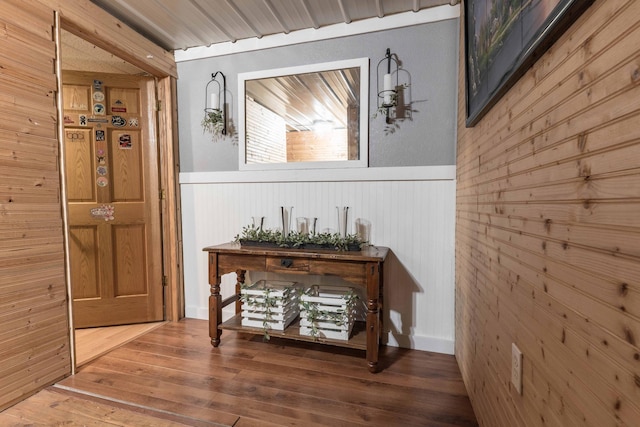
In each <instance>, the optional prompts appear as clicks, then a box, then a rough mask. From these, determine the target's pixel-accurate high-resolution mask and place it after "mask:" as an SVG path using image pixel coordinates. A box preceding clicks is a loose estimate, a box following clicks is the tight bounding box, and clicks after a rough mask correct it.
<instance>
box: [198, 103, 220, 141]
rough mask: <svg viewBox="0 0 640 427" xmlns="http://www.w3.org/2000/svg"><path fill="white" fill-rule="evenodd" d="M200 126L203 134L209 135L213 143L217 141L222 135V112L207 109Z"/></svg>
mask: <svg viewBox="0 0 640 427" xmlns="http://www.w3.org/2000/svg"><path fill="white" fill-rule="evenodd" d="M200 124H201V125H202V129H203V132H208V133H210V134H211V137H212V139H213V140H214V141H217V140H218V139H220V138H221V137H222V135H224V129H225V126H224V115H223V114H222V110H219V109H214V108H207V109H206V110H205V113H204V118H203V119H202V122H201V123H200Z"/></svg>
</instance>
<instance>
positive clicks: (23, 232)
mask: <svg viewBox="0 0 640 427" xmlns="http://www.w3.org/2000/svg"><path fill="white" fill-rule="evenodd" d="M54 11H58V12H60V15H61V19H62V20H63V23H64V25H65V27H66V28H67V29H68V30H70V31H73V32H74V33H75V34H77V35H80V36H83V37H85V38H87V39H88V40H89V41H91V42H92V43H95V44H97V45H99V46H101V47H103V48H106V49H110V50H111V51H112V52H115V53H118V54H119V55H121V56H122V57H123V58H125V59H127V60H129V61H130V62H132V63H135V64H136V65H138V66H140V67H141V68H143V69H145V70H147V71H149V72H152V73H154V74H155V75H157V76H163V77H164V76H176V66H175V61H174V59H173V54H171V53H170V52H166V51H164V50H163V49H161V48H160V47H158V46H156V45H154V44H153V43H151V42H150V41H148V40H146V39H144V38H143V37H142V36H140V35H139V34H137V33H135V32H134V31H133V30H132V29H130V28H128V27H126V26H125V25H123V24H122V23H120V22H118V21H117V20H116V19H115V18H113V17H111V16H110V15H108V14H107V13H106V12H105V11H103V10H102V9H99V8H98V7H97V6H95V5H94V4H92V3H91V2H90V1H88V0H2V1H0V117H1V118H2V120H0V410H2V409H4V408H6V407H8V406H10V405H11V404H12V403H14V402H17V401H19V400H21V399H23V398H24V397H26V396H29V395H30V394H32V393H34V392H36V391H37V390H38V389H40V388H42V387H44V386H46V385H48V384H51V383H53V382H55V381H56V380H58V379H60V378H62V377H63V376H65V375H67V374H69V373H70V372H71V357H70V349H69V319H68V311H67V296H66V286H65V280H64V247H63V228H62V219H61V203H62V201H61V198H60V176H59V170H58V164H59V163H58V157H59V153H58V142H57V109H56V90H57V88H56V75H55V58H56V52H55V42H54ZM168 84H172V85H173V86H169V87H165V86H166V85H168ZM161 85H164V86H163V87H164V89H163V91H162V93H164V95H165V97H167V98H168V97H169V96H174V94H171V93H169V92H170V91H171V88H175V82H174V81H173V79H172V78H170V77H165V78H164V79H162V80H161ZM167 90H169V92H167ZM170 104H171V105H175V102H171V103H170ZM172 108H173V107H172ZM173 117H174V113H173V112H169V113H166V116H165V117H163V120H165V122H164V123H165V125H166V126H167V127H166V128H165V129H163V130H164V131H165V132H164V133H161V135H160V138H161V141H163V142H162V143H163V146H164V147H168V150H172V149H173V139H172V138H175V135H173V134H168V132H170V131H171V124H167V123H166V120H169V121H172V120H173ZM171 132H172V131H171ZM163 158H164V160H163V162H164V163H163V165H164V166H163V168H164V169H163V170H165V171H166V170H171V171H174V167H175V164H174V163H175V161H174V159H173V157H172V156H170V155H167V156H165V157H163ZM174 173H175V172H172V173H171V175H170V176H166V177H163V179H173V178H174V176H175V175H174ZM167 184H171V186H167V187H166V192H167V203H169V201H171V202H172V203H175V201H176V198H177V197H179V195H178V194H177V193H176V189H175V188H174V187H173V186H174V182H173V181H172V182H167ZM168 210H169V216H170V217H172V218H174V219H175V218H176V216H177V217H178V218H179V213H178V212H177V210H176V208H175V207H172V208H169V209H168ZM176 233H177V232H174V233H173V235H175V234H176ZM177 240H178V238H176V240H175V241H172V242H169V243H167V242H165V247H166V248H169V249H170V250H171V251H169V252H170V253H175V248H176V247H178V245H179V242H178V241H177ZM173 264H175V262H174V263H173ZM169 270H170V271H167V275H168V276H169V277H170V280H171V286H172V292H174V293H177V291H178V289H177V288H178V283H179V278H178V277H177V269H176V268H174V267H171V268H170V269H169ZM181 312H182V310H181V308H180V307H177V306H175V305H172V307H171V313H172V317H173V318H176V319H177V317H176V316H177V315H179V313H181Z"/></svg>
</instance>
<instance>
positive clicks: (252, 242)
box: [235, 224, 368, 251]
mask: <svg viewBox="0 0 640 427" xmlns="http://www.w3.org/2000/svg"><path fill="white" fill-rule="evenodd" d="M235 241H236V242H238V243H240V245H241V246H263V247H264V246H266V247H273V248H275V247H281V248H291V249H312V250H315V249H321V250H336V251H359V250H360V249H361V248H362V246H363V245H365V244H367V243H368V242H365V241H362V240H361V239H360V238H359V237H358V236H357V235H355V234H347V235H346V236H344V237H343V236H342V235H341V234H339V233H317V234H316V233H310V234H307V233H298V232H295V231H292V232H290V233H289V234H288V235H286V236H285V235H283V234H282V232H281V231H279V230H275V231H273V230H269V229H262V228H258V227H256V226H255V225H253V224H251V225H247V226H245V227H243V228H242V233H240V234H238V235H236V237H235Z"/></svg>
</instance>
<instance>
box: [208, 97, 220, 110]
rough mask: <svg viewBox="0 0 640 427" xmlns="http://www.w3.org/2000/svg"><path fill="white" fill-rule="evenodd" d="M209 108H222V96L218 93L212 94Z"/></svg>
mask: <svg viewBox="0 0 640 427" xmlns="http://www.w3.org/2000/svg"><path fill="white" fill-rule="evenodd" d="M209 108H213V109H214V110H219V109H220V98H219V97H218V94H217V93H212V94H211V104H210V105H209Z"/></svg>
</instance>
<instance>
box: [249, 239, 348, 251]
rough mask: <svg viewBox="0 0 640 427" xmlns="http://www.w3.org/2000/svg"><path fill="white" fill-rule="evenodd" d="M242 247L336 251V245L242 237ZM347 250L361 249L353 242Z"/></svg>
mask: <svg viewBox="0 0 640 427" xmlns="http://www.w3.org/2000/svg"><path fill="white" fill-rule="evenodd" d="M240 246H241V247H253V248H256V247H257V248H274V249H276V248H286V249H300V250H311V251H317V250H321V251H336V250H338V249H336V247H335V245H329V244H326V245H318V244H316V243H306V244H304V245H300V246H280V245H278V244H277V243H273V242H258V241H257V240H244V239H240ZM346 250H347V251H359V250H360V245H356V244H352V245H348V246H347V249H346Z"/></svg>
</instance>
